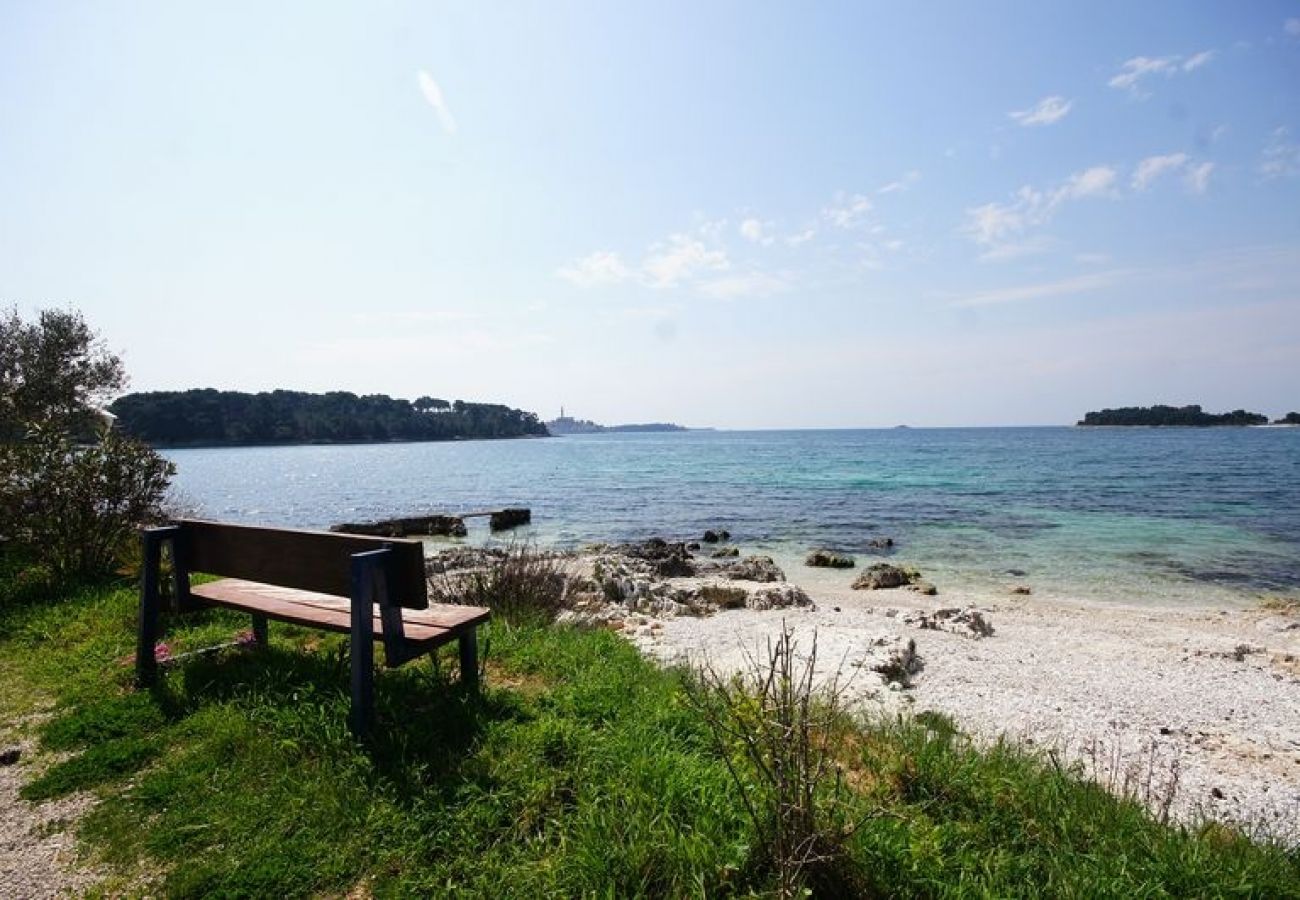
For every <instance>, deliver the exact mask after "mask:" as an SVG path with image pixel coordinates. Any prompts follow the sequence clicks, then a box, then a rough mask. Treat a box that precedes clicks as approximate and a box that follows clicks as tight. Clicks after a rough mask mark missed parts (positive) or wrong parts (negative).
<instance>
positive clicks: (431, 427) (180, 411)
mask: <svg viewBox="0 0 1300 900" xmlns="http://www.w3.org/2000/svg"><path fill="white" fill-rule="evenodd" d="M109 409H110V410H111V411H112V413H113V414H114V415H116V416H117V417H118V424H119V426H120V427H121V428H122V429H123V430H124V431H125V432H126V433H127V434H131V435H134V436H135V437H138V438H140V439H141V440H144V441H148V442H149V443H151V444H162V445H171V446H176V445H187V444H188V445H214V444H273V443H333V442H345V441H444V440H455V439H458V438H460V439H465V438H512V437H526V436H529V435H545V434H547V431H546V426H545V425H543V424H542V423H541V421H540V420H539V419H538V418H537V415H536V414H535V413H531V412H524V411H522V410H518V409H512V408H510V407H508V406H502V405H500V404H496V403H467V402H465V401H463V400H457V401H455V402H454V403H448V402H447V401H446V400H439V399H436V398H434V397H420V398H419V399H417V400H416V401H415V402H414V403H412V402H410V401H408V400H402V399H395V398H393V397H389V396H386V395H384V394H369V395H365V396H357V395H356V394H351V393H348V392H346V391H332V392H330V393H327V394H308V393H303V392H300V391H269V392H263V393H259V394H247V393H242V392H239V391H217V390H213V389H211V388H207V389H195V390H189V391H153V392H149V393H143V394H127V395H126V396H125V397H121V398H119V399H118V400H116V401H115V402H114V403H113V405H112V406H111V407H109Z"/></svg>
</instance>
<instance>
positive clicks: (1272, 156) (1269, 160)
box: [1259, 127, 1300, 178]
mask: <svg viewBox="0 0 1300 900" xmlns="http://www.w3.org/2000/svg"><path fill="white" fill-rule="evenodd" d="M1259 174H1261V175H1263V176H1264V177H1265V178H1294V177H1295V176H1297V175H1300V144H1297V143H1296V142H1295V141H1293V140H1291V133H1290V131H1288V130H1287V129H1286V128H1285V127H1282V128H1275V129H1273V133H1272V134H1271V135H1269V139H1268V143H1267V144H1265V145H1264V152H1263V154H1261V156H1260V161H1259Z"/></svg>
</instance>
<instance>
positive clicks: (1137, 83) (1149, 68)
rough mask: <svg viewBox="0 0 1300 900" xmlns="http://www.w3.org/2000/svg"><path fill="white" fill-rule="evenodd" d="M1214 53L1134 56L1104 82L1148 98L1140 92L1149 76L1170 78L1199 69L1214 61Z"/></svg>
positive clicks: (1134, 94)
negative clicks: (1144, 80) (1143, 81)
mask: <svg viewBox="0 0 1300 900" xmlns="http://www.w3.org/2000/svg"><path fill="white" fill-rule="evenodd" d="M1214 56H1215V51H1213V50H1202V51H1201V52H1200V53H1194V54H1192V55H1191V56H1188V57H1183V56H1177V55H1175V56H1135V57H1133V58H1132V59H1129V60H1126V61H1125V62H1124V65H1122V66H1120V70H1119V72H1117V73H1116V74H1115V75H1113V76H1112V77H1111V79H1110V81H1108V82H1106V83H1107V84H1109V85H1110V86H1111V87H1113V88H1116V89H1118V90H1125V91H1128V92H1130V93H1131V94H1133V96H1135V97H1146V96H1148V95H1147V94H1145V93H1144V92H1143V91H1142V80H1143V79H1144V78H1146V77H1147V76H1149V75H1164V76H1165V77H1171V76H1174V75H1178V74H1181V73H1186V72H1191V71H1194V70H1196V69H1199V68H1201V67H1202V66H1204V65H1205V64H1206V63H1208V62H1209V61H1210V60H1212V59H1214Z"/></svg>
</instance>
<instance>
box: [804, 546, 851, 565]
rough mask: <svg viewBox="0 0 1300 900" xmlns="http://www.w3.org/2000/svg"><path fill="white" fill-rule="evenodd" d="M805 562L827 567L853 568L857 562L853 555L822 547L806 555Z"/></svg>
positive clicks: (805, 563)
mask: <svg viewBox="0 0 1300 900" xmlns="http://www.w3.org/2000/svg"><path fill="white" fill-rule="evenodd" d="M803 564H804V565H805V566H815V567H820V568H826V569H851V568H853V566H854V565H855V562H854V560H853V557H851V556H845V555H844V554H843V553H836V552H835V551H834V550H825V549H821V550H814V551H812V552H811V553H809V554H808V555H807V556H806V557H804V561H803Z"/></svg>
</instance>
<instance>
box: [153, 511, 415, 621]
mask: <svg viewBox="0 0 1300 900" xmlns="http://www.w3.org/2000/svg"><path fill="white" fill-rule="evenodd" d="M174 524H176V525H178V526H180V529H181V532H180V534H179V535H178V538H179V540H178V541H177V553H178V554H179V560H180V562H181V564H182V565H184V567H185V568H186V569H187V570H188V571H190V572H204V573H207V574H209V575H221V576H224V577H226V578H242V579H244V580H245V581H260V582H263V583H265V584H274V585H278V586H279V587H287V588H297V589H299V590H304V591H316V592H318V593H322V594H334V595H336V596H340V597H347V596H349V595H350V594H351V593H352V560H351V556H352V554H354V553H364V552H366V551H367V550H382V549H383V548H385V547H388V548H390V549H391V550H392V551H393V557H392V566H391V567H390V569H389V583H388V586H389V600H390V602H392V603H394V604H396V605H397V606H403V607H406V608H407V609H425V608H426V607H428V605H429V598H428V591H427V585H426V582H425V574H424V545H423V544H421V543H420V542H419V541H411V540H401V539H398V538H379V537H361V536H359V535H351V534H333V533H331V532H328V531H296V530H291V529H287V528H265V527H262V526H258V525H232V524H228V523H226V522H206V521H203V520H201V519H181V520H179V521H177V522H175V523H174Z"/></svg>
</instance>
